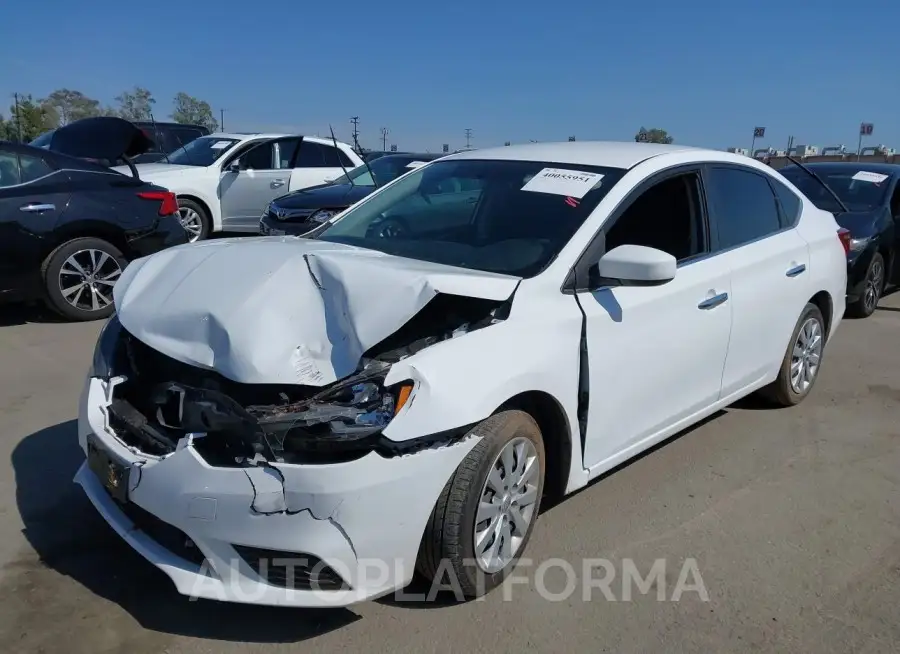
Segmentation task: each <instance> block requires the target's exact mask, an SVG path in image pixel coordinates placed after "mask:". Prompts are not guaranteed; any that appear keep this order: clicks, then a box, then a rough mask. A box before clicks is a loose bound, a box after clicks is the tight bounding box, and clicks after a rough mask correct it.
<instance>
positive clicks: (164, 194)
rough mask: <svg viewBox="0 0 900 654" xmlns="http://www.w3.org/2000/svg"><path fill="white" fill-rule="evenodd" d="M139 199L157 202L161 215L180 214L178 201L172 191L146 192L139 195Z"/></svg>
mask: <svg viewBox="0 0 900 654" xmlns="http://www.w3.org/2000/svg"><path fill="white" fill-rule="evenodd" d="M138 197H139V198H142V199H144V200H156V201H157V202H159V203H160V205H159V215H160V216H171V215H172V214H176V213H178V200H177V199H176V198H175V194H174V193H172V192H171V191H144V192H142V193H138Z"/></svg>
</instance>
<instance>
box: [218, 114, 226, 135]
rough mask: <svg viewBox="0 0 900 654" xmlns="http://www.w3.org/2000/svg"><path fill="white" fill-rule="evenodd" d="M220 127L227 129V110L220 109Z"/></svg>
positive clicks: (223, 129)
mask: <svg viewBox="0 0 900 654" xmlns="http://www.w3.org/2000/svg"><path fill="white" fill-rule="evenodd" d="M219 129H221V130H222V131H223V132H224V131H225V110H224V109H219Z"/></svg>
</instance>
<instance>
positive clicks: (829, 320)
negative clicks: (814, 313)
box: [809, 291, 834, 339]
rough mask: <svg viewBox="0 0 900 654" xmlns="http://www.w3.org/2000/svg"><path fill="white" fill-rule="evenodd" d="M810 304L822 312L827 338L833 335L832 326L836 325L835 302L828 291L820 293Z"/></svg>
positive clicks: (813, 297)
mask: <svg viewBox="0 0 900 654" xmlns="http://www.w3.org/2000/svg"><path fill="white" fill-rule="evenodd" d="M809 303H810V304H814V305H816V306H817V307H818V308H819V311H821V312H822V318H824V319H825V338H826V339H827V338H828V336H829V335H830V334H831V325H832V324H833V323H834V300H833V299H832V297H831V293H829V292H828V291H819V292H818V293H816V294H815V295H813V296H812V297H811V298H809Z"/></svg>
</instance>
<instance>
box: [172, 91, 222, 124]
mask: <svg viewBox="0 0 900 654" xmlns="http://www.w3.org/2000/svg"><path fill="white" fill-rule="evenodd" d="M172 106H173V107H174V110H173V111H172V120H174V121H175V122H176V123H181V124H183V125H203V126H204V127H206V128H207V129H209V131H210V132H215V131H216V130H218V129H219V122H218V121H217V120H216V119H215V117H214V116H213V111H212V107H210V106H209V103H208V102H206V101H205V100H199V99H197V98H195V97H194V96H192V95H188V94H187V93H185V92H183V91H180V92H179V93H177V94H175V99H174V100H173V101H172Z"/></svg>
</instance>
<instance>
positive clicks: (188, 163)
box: [115, 133, 363, 241]
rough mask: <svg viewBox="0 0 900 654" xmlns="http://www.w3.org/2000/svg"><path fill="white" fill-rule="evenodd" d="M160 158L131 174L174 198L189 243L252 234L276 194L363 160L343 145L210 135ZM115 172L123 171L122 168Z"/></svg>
mask: <svg viewBox="0 0 900 654" xmlns="http://www.w3.org/2000/svg"><path fill="white" fill-rule="evenodd" d="M166 159H167V161H166V162H165V163H162V162H161V163H150V164H138V165H137V169H138V173H139V174H140V177H141V179H143V180H145V181H148V182H152V183H154V184H159V185H160V186H163V187H165V188H168V189H169V190H170V191H172V192H173V193H175V195H176V196H177V198H178V207H179V214H180V216H181V222H182V224H183V225H184V227H185V229H186V230H187V231H188V233H189V234H190V239H191V241H199V240H202V239H205V238H207V237H208V236H209V235H210V234H211V233H212V232H218V231H227V232H253V233H256V232H257V231H258V229H259V217H260V216H261V215H262V213H263V212H264V211H265V209H266V206H267V205H268V204H269V202H270V201H272V200H273V199H275V198H276V197H278V196H281V195H284V194H285V193H289V192H291V191H298V190H300V189H304V188H309V187H310V186H317V185H319V184H324V183H326V182H329V181H331V180H332V179H334V178H336V177H338V176H340V175H341V174H342V173H343V171H344V170H345V169H346V170H350V169H351V168H355V167H356V166H359V165H362V163H363V162H362V159H360V158H359V155H357V154H356V152H354V151H353V148H351V147H350V146H349V145H347V144H346V143H341V142H340V141H338V142H335V141H333V140H331V139H325V138H319V137H315V136H298V135H289V134H225V133H222V134H211V135H210V136H204V137H201V138H198V139H195V140H193V141H191V142H190V143H188V144H187V145H185V146H183V147H182V148H180V149H178V150H176V151H175V152H171V153H169V154H168V155H167V157H166ZM115 170H120V171H121V172H125V173H128V169H127V167H125V166H119V167H117V168H116V169H115Z"/></svg>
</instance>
